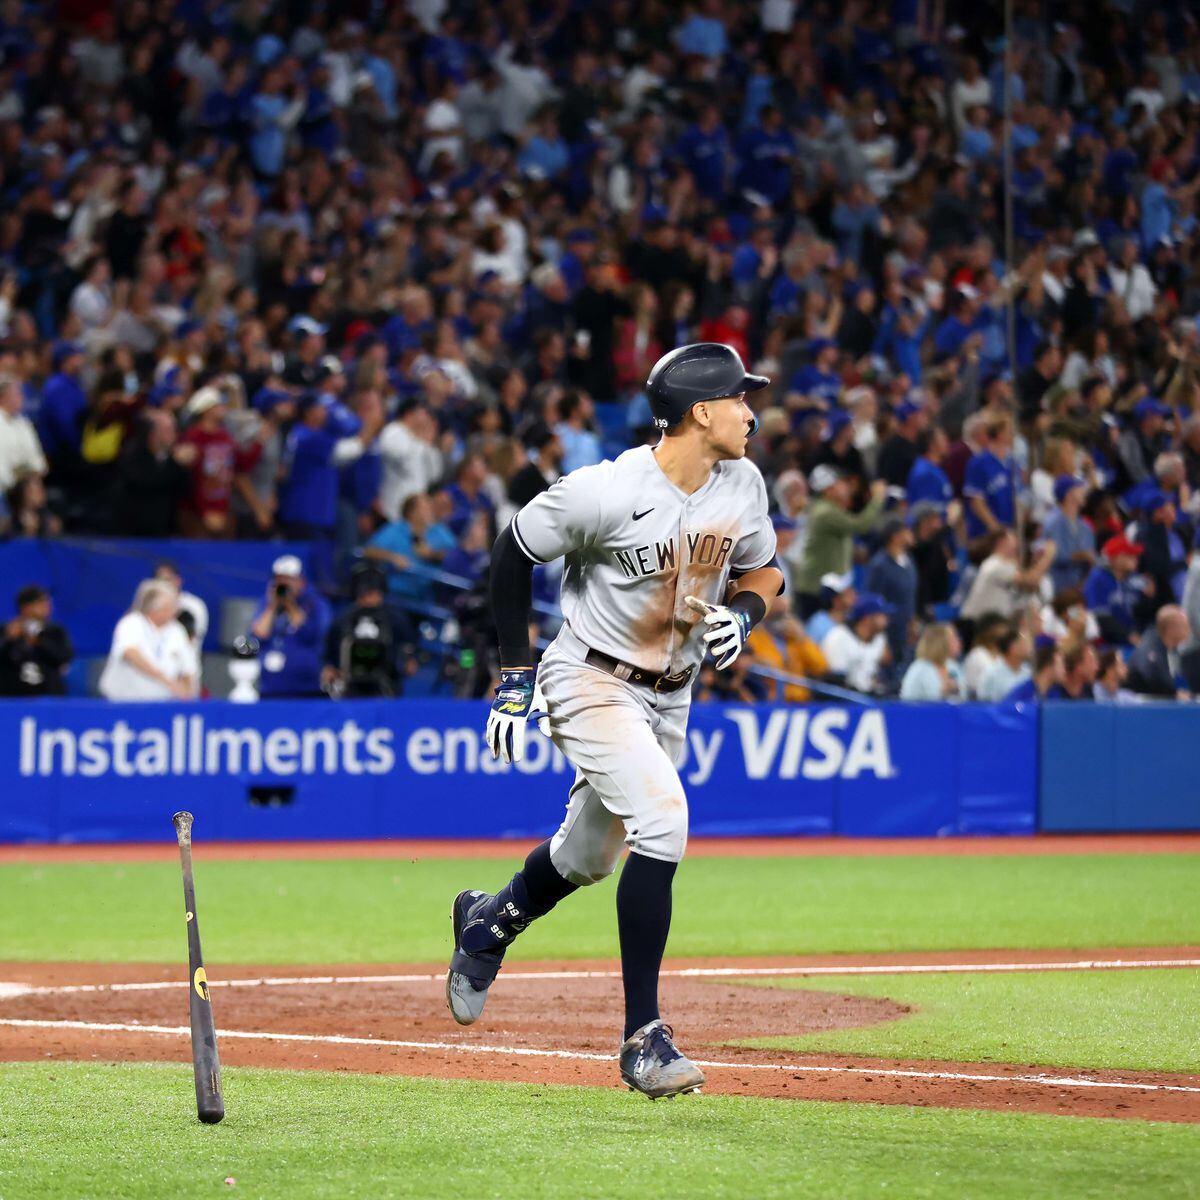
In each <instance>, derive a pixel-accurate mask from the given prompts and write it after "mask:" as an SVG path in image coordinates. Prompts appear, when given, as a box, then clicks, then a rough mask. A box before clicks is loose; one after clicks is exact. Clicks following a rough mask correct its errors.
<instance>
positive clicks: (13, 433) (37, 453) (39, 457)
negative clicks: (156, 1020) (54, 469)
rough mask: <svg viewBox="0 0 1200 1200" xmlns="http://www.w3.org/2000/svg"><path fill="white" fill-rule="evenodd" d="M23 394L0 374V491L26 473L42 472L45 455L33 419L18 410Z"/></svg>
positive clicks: (44, 464)
mask: <svg viewBox="0 0 1200 1200" xmlns="http://www.w3.org/2000/svg"><path fill="white" fill-rule="evenodd" d="M24 402H25V397H24V396H23V395H22V394H21V385H20V384H19V383H18V382H17V381H16V380H15V379H13V378H11V377H8V376H3V377H0V492H7V491H8V490H9V488H11V487H12V486H13V484H14V483H16V482H17V480H18V479H19V478H21V477H22V476H25V475H45V474H46V470H47V466H46V456H45V455H44V454H43V453H42V444H41V442H39V441H38V435H37V431H36V430H35V429H34V427H33V422H32V421H30V419H29V418H28V417H27V416H25V415H24V414H23V413H22V412H21V408H22V406H23V405H24Z"/></svg>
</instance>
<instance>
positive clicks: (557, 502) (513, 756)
mask: <svg viewBox="0 0 1200 1200" xmlns="http://www.w3.org/2000/svg"><path fill="white" fill-rule="evenodd" d="M605 465H606V464H600V466H598V467H584V468H582V469H581V470H579V471H573V472H572V473H571V474H570V475H567V476H565V477H564V478H562V479H560V480H559V481H558V482H557V483H556V484H554V486H553V487H551V488H550V489H549V490H548V491H545V492H542V494H541V495H540V496H535V497H534V499H532V500H531V501H530V502H529V503H528V504H527V505H525V507H524V508H523V509H521V511H520V512H519V513H517V515H516V516H515V517H513V519H512V522H511V523H510V524H509V526H508V528H507V529H505V530H504V531H503V532H502V533H501V534H500V536H499V537H498V538H497V539H496V544H495V546H494V547H493V548H492V563H491V571H490V575H489V579H488V585H489V595H490V599H491V605H492V617H493V619H494V621H495V623H496V633H497V638H498V641H499V644H500V686H499V687H498V688H497V689H496V699H495V701H494V702H493V703H492V711H491V713H490V714H489V716H488V723H487V732H486V735H485V736H486V739H487V743H488V746H489V747H490V748H491V751H492V754H493V756H494V757H496V758H501V757H502V758H503V759H504V761H505V762H520V760H521V757H522V755H523V754H524V752H525V725H526V722H527V721H528V720H529V719H530V717H532V718H533V719H534V720H537V721H538V724H539V728H541V730H542V732H543V733H545V732H548V730H549V721H548V720H547V719H546V705H545V701H544V700H543V699H542V695H541V690H540V688H538V685H537V678H536V672H535V670H534V666H533V651H532V649H531V647H530V644H529V613H530V609H531V608H532V606H533V568H534V564H535V563H547V562H551V561H553V560H554V559H556V558H559V557H561V556H562V555H563V554H567V553H569V552H570V551H571V550H575V549H578V548H579V547H580V546H583V545H584V544H585V543H586V542H588V541H589V540H591V538H593V537H594V536H595V534H596V532H597V530H598V528H599V521H600V494H601V489H602V486H603V483H602V474H601V472H602V468H603V467H604V466H605Z"/></svg>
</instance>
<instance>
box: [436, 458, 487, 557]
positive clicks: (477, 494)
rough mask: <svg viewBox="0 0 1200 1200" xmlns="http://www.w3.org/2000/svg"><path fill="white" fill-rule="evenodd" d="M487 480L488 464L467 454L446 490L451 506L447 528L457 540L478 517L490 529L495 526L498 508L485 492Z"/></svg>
mask: <svg viewBox="0 0 1200 1200" xmlns="http://www.w3.org/2000/svg"><path fill="white" fill-rule="evenodd" d="M487 478H488V466H487V461H486V459H484V457H483V455H482V454H468V455H466V456H465V457H464V458H463V459H462V461H461V462H460V463H459V464H458V470H457V471H455V473H454V482H453V483H452V484H450V485H449V487H447V488H446V495H447V496H448V497H449V499H450V506H451V507H450V515H449V516H448V517H447V518H446V524H447V525H448V526H449V527H450V531H451V532H452V533H453V534H454V535H455V536H456V537H461V536H462V535H463V533H464V532H465V531H466V529H467V527H468V526H469V525H470V524H471V522H472V521H473V520H474V519H475V518H476V517H483V518H484V520H485V521H486V523H487V527H488V528H491V527H492V526H494V524H495V520H496V506H495V505H494V504H493V503H492V500H491V498H490V497H489V496H488V494H487V492H486V491H484V484H485V483H486V482H487Z"/></svg>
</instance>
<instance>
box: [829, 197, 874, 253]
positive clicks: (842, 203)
mask: <svg viewBox="0 0 1200 1200" xmlns="http://www.w3.org/2000/svg"><path fill="white" fill-rule="evenodd" d="M879 221H880V214H879V208H878V206H877V205H876V204H874V203H872V201H871V195H870V193H869V192H868V191H867V189H866V188H865V187H864V186H863V185H862V184H861V183H855V184H851V186H850V189H849V190H848V191H847V192H846V195H845V197H844V198H843V199H841V200H839V201H838V202H837V203H836V204H835V205H834V206H833V216H832V217H831V222H832V224H833V232H834V236H835V237H836V238H837V246H838V251H839V252H840V253H841V255H842V257H843V258H845V259H849V260H850V261H851V262H855V263H858V264H860V265H861V264H862V262H863V248H864V246H865V245H866V241H867V235H868V233H878V232H879Z"/></svg>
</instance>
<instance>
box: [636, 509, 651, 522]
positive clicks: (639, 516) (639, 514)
mask: <svg viewBox="0 0 1200 1200" xmlns="http://www.w3.org/2000/svg"><path fill="white" fill-rule="evenodd" d="M653 511H654V509H652V508H648V509H646V512H635V513H634V514H633V519H634V520H635V521H640V520H641V519H642V518H643V517H644V516H645V515H646V513H652V512H653Z"/></svg>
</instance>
